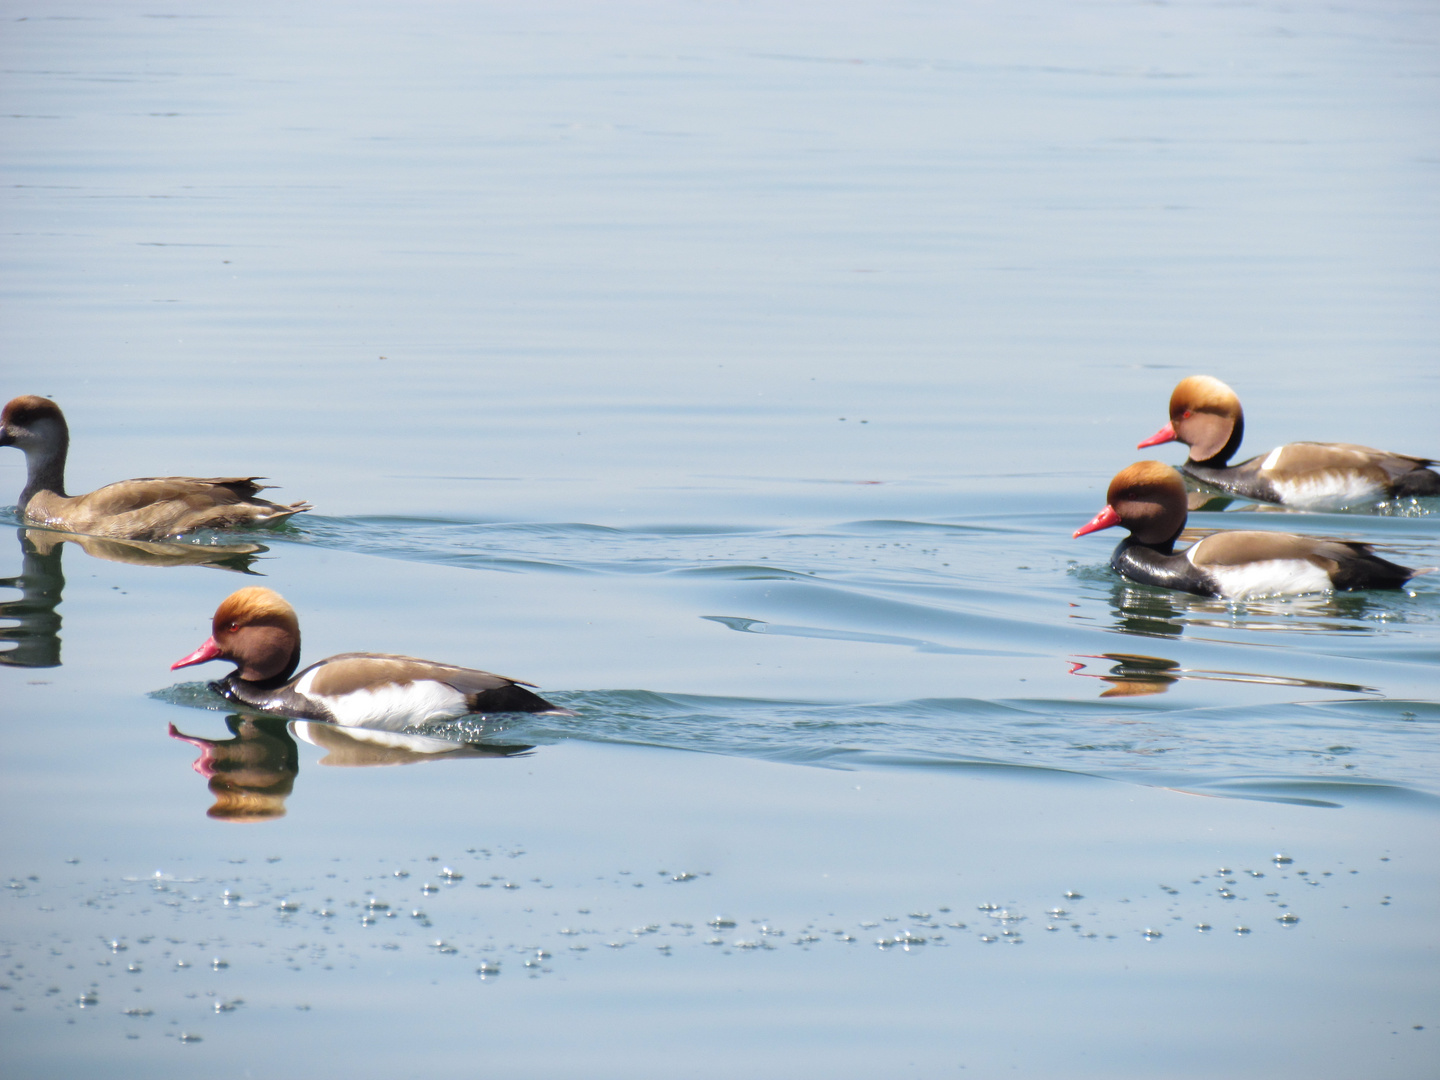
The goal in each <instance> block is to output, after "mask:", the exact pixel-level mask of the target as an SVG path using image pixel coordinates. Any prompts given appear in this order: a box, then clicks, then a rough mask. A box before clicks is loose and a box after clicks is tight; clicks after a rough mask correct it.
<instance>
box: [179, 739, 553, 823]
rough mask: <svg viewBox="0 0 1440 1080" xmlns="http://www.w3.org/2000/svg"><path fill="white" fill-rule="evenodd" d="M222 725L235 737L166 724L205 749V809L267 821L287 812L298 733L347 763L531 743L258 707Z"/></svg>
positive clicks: (505, 749)
mask: <svg viewBox="0 0 1440 1080" xmlns="http://www.w3.org/2000/svg"><path fill="white" fill-rule="evenodd" d="M225 726H226V727H227V728H229V729H230V732H231V733H232V735H233V736H234V737H233V738H230V739H206V738H201V737H200V736H197V735H186V734H185V733H184V732H182V731H180V730H179V729H178V728H177V727H176V726H175V725H174V724H171V725H170V728H169V732H170V737H171V738H172V739H179V740H181V741H182V742H187V743H189V744H190V745H191V746H194V747H196V748H197V749H198V750H199V751H200V756H199V757H198V758H196V759H195V762H194V764H193V765H192V766H191V768H193V769H194V770H195V771H196V772H197V773H199V774H200V775H201V776H203V777H205V779H206V780H207V781H208V784H209V788H210V793H211V794H212V795H213V796H214V797H215V804H214V805H213V806H211V807H210V809H209V810H207V811H206V812H205V813H206V816H207V817H211V818H214V819H216V820H217V821H235V822H250V821H270V820H273V819H275V818H280V817H284V816H285V800H286V799H287V798H289V797H290V794H291V792H292V790H293V789H294V787H295V777H296V776H297V775H299V772H300V755H299V751H298V747H297V745H296V742H295V740H296V739H297V738H299V739H301V740H303V741H304V742H307V743H310V744H311V745H312V746H318V747H320V748H321V749H323V750H325V751H327V753H326V755H325V756H324V757H323V758H321V759H320V761H319V764H321V765H337V766H345V767H350V768H355V767H372V766H379V765H413V764H416V763H419V762H422V761H438V760H440V759H441V758H479V757H486V758H494V757H514V756H516V755H520V754H524V753H527V752H528V751H530V750H531V749H533V747H530V746H500V745H494V744H491V745H478V744H474V743H458V742H454V741H450V740H446V739H439V738H434V737H430V736H424V735H406V734H399V733H396V732H390V731H370V730H367V729H363V728H341V727H337V726H335V725H333V724H323V723H316V722H314V721H307V720H287V719H286V718H284V717H280V716H264V715H258V714H253V713H244V714H241V713H237V714H232V715H230V716H227V717H226V718H225Z"/></svg>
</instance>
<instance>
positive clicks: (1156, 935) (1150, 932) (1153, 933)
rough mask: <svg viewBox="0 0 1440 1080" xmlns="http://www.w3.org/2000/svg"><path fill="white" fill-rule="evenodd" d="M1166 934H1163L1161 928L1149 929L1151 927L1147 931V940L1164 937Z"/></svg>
mask: <svg viewBox="0 0 1440 1080" xmlns="http://www.w3.org/2000/svg"><path fill="white" fill-rule="evenodd" d="M1164 936H1165V935H1164V934H1162V933H1161V932H1160V931H1159V930H1149V929H1147V930H1146V931H1145V937H1146V939H1147V940H1150V941H1153V940H1155V939H1156V938H1159V937H1164Z"/></svg>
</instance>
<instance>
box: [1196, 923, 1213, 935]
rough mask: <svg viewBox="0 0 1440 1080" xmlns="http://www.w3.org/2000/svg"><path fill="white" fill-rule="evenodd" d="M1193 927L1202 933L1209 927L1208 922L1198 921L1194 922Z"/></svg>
mask: <svg viewBox="0 0 1440 1080" xmlns="http://www.w3.org/2000/svg"><path fill="white" fill-rule="evenodd" d="M1195 929H1196V930H1199V931H1200V932H1201V933H1202V934H1203V933H1204V932H1205V931H1206V930H1209V929H1210V924H1209V923H1208V922H1199V923H1196V924H1195Z"/></svg>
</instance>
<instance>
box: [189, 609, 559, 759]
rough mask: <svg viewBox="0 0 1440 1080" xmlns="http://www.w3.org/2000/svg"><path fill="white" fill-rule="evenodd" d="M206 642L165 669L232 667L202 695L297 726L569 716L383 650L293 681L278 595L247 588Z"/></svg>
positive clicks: (295, 659) (498, 679) (329, 663)
mask: <svg viewBox="0 0 1440 1080" xmlns="http://www.w3.org/2000/svg"><path fill="white" fill-rule="evenodd" d="M212 631H213V633H212V635H211V637H209V638H208V639H207V640H206V641H205V644H203V645H201V646H200V647H199V648H198V649H196V650H195V651H194V652H193V653H191V654H190V655H189V656H187V657H185V658H183V659H181V660H177V661H175V663H173V664H171V665H170V670H172V671H174V670H175V669H177V668H182V667H189V666H190V665H191V664H203V663H204V662H205V661H206V660H229V661H230V662H231V663H233V664H234V665H235V670H234V671H232V672H231V673H230V674H229V675H226V676H225V677H224V678H223V679H221V680H220V681H219V682H215V683H211V684H210V685H211V689H213V690H215V691H216V692H217V693H219V694H221V695H222V696H224V697H226V698H229V699H230V700H231V701H238V702H240V703H242V704H245V705H249V706H251V707H252V708H256V709H261V710H263V711H265V712H270V713H278V714H280V715H281V716H289V717H293V718H294V719H297V720H323V721H325V722H327V723H331V724H341V725H343V726H347V727H369V728H379V729H382V730H387V731H401V730H403V729H405V728H407V727H411V726H414V725H417V724H423V723H425V722H426V721H427V720H448V719H452V718H454V717H457V716H465V715H467V714H469V713H496V712H549V713H555V714H558V715H564V716H573V715H574V713H571V712H570V711H569V710H567V709H562V708H560V707H559V706H556V705H552V704H551V703H550V702H548V701H546V700H545V699H544V698H542V697H540V696H539V695H538V694H532V693H531V692H530V691H529V690H527V689H525V687H527V686H530V685H531V684H530V683H522V682H519V681H518V680H515V679H507V678H505V676H503V675H492V674H491V673H490V672H488V671H476V670H474V669H473V668H463V667H456V666H454V665H453V664H437V663H434V662H433V661H430V660H417V659H415V658H414V657H413V656H393V655H390V654H388V653H363V652H354V653H340V654H339V655H338V656H332V657H330V658H329V659H328V660H321V661H320V662H319V663H316V664H311V665H310V666H309V667H307V668H306V669H305V670H304V671H302V672H300V674H299V675H294V676H293V677H292V673H293V672H294V670H295V668H296V666H297V665H298V664H299V662H300V620H299V619H297V618H296V616H295V609H294V608H292V607H291V606H290V605H289V604H288V603H287V602H286V601H285V599H284V597H282V596H281V595H280V594H279V593H277V592H275V591H273V590H271V589H265V588H261V587H259V586H252V587H250V588H248V589H240V590H239V591H238V592H234V593H231V594H230V595H229V596H228V597H226V598H225V600H224V601H222V602H221V604H220V606H219V607H218V608H216V609H215V619H214V622H213V623H212Z"/></svg>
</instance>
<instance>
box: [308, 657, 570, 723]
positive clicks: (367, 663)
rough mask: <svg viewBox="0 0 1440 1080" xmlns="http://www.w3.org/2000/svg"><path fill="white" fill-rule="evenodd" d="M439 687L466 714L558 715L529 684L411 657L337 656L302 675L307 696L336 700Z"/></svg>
mask: <svg viewBox="0 0 1440 1080" xmlns="http://www.w3.org/2000/svg"><path fill="white" fill-rule="evenodd" d="M427 682H428V683H440V684H442V685H444V686H448V687H450V688H451V689H452V690H454V691H455V692H456V693H458V694H460V695H461V696H463V697H464V699H465V706H466V708H467V709H469V711H471V712H477V713H480V712H486V713H488V712H551V711H555V712H560V711H563V710H560V709H559V708H558V707H557V706H555V705H552V704H551V703H550V702H548V701H546V700H545V699H544V698H542V697H540V696H539V695H538V694H533V693H531V692H530V691H529V690H527V689H525V687H527V686H532V685H533V684H532V683H526V682H521V681H520V680H519V679H511V678H507V677H506V676H504V675H496V674H494V673H493V672H490V671H480V670H478V669H476V668H465V667H459V666H457V665H454V664H440V663H436V662H435V661H433V660H420V659H417V658H415V657H413V656H398V655H394V654H389V653H341V654H340V655H338V656H332V657H330V658H329V659H328V660H325V661H322V662H321V663H320V664H317V665H316V666H315V668H314V669H313V674H310V673H307V674H306V681H305V688H306V691H307V692H308V693H312V694H319V695H323V696H325V697H328V698H340V697H343V696H344V695H346V694H351V693H356V692H359V691H367V690H369V691H373V690H374V689H375V688H376V687H378V686H384V685H394V686H405V685H414V684H419V683H427Z"/></svg>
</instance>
